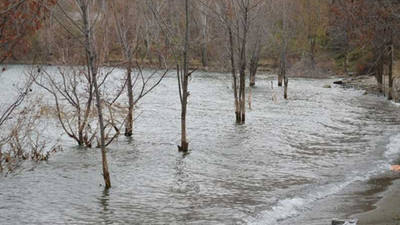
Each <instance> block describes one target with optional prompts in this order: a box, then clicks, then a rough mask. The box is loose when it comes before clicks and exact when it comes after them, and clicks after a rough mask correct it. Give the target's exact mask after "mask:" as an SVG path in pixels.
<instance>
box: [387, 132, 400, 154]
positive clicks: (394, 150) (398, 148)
mask: <svg viewBox="0 0 400 225" xmlns="http://www.w3.org/2000/svg"><path fill="white" fill-rule="evenodd" d="M399 153H400V134H398V135H394V136H391V137H390V140H389V143H388V144H387V145H386V151H385V157H386V158H388V159H394V158H396V156H398V155H399Z"/></svg>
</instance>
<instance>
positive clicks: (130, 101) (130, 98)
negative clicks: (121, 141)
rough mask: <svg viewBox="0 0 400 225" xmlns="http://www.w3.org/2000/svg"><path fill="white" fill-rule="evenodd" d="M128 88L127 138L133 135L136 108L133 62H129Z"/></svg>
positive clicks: (127, 70)
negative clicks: (134, 110)
mask: <svg viewBox="0 0 400 225" xmlns="http://www.w3.org/2000/svg"><path fill="white" fill-rule="evenodd" d="M126 76H127V82H126V85H127V88H128V92H127V93H128V114H127V116H126V125H125V136H128V137H130V136H132V134H133V109H134V107H135V105H134V102H133V83H132V62H131V60H130V61H129V64H128V65H127V69H126Z"/></svg>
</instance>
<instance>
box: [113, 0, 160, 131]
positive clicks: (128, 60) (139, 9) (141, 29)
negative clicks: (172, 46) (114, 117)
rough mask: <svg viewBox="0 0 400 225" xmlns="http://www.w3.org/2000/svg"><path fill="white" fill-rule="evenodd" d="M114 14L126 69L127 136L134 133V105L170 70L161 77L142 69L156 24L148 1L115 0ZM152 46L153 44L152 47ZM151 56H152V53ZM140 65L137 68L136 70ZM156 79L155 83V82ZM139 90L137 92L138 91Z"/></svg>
mask: <svg viewBox="0 0 400 225" xmlns="http://www.w3.org/2000/svg"><path fill="white" fill-rule="evenodd" d="M111 6H112V10H113V15H114V23H115V29H116V33H117V36H118V41H119V47H120V48H121V52H122V57H123V59H124V67H125V69H126V88H127V96H128V113H127V115H126V121H125V136H132V134H133V120H134V116H133V115H134V107H135V106H136V105H137V104H138V102H139V101H140V99H142V98H143V97H144V96H146V95H147V94H148V93H150V92H151V91H152V90H153V89H154V88H155V87H156V86H157V85H158V84H160V82H161V80H162V79H163V78H164V76H165V75H166V73H167V69H165V71H164V72H163V73H162V74H161V75H160V76H159V77H156V75H158V72H157V71H155V72H153V73H152V74H151V75H150V76H147V77H145V75H144V74H143V71H142V69H141V68H142V67H143V65H142V64H143V58H145V57H146V56H147V55H148V54H147V53H146V52H147V51H146V50H145V51H143V50H144V49H143V46H146V45H148V43H149V42H150V41H149V39H150V38H149V37H150V36H151V35H152V33H154V31H155V29H157V28H158V27H156V26H155V25H153V24H155V18H152V19H148V17H152V16H153V15H152V14H151V13H150V12H147V11H148V9H147V7H145V5H144V3H143V2H141V1H136V0H133V1H131V0H124V1H118V2H114V1H111ZM160 40H161V39H160V37H157V40H155V44H157V45H158V46H160V45H161V41H160ZM149 47H150V46H149ZM158 54H159V56H158V58H159V60H160V65H159V66H160V67H161V62H163V61H164V63H163V64H164V65H166V63H165V57H164V56H163V52H161V51H159V52H158ZM150 57H151V56H150ZM135 68H136V70H135ZM153 80H154V82H152V81H153ZM135 89H136V92H135Z"/></svg>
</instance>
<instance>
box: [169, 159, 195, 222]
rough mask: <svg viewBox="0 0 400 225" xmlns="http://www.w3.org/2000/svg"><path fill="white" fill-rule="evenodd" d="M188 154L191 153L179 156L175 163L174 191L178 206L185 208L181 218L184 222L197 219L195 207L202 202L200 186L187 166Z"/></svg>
mask: <svg viewBox="0 0 400 225" xmlns="http://www.w3.org/2000/svg"><path fill="white" fill-rule="evenodd" d="M188 155H189V153H183V154H182V155H181V156H179V157H177V158H176V161H175V165H174V170H175V174H174V177H175V185H174V187H173V189H172V192H174V193H176V199H177V200H178V201H177V202H178V204H179V206H178V207H179V208H181V209H182V208H184V212H182V214H181V215H180V218H179V221H180V222H182V223H186V222H190V221H195V220H196V219H195V218H194V217H196V216H197V215H198V214H197V213H196V210H195V209H196V208H199V204H201V199H200V198H199V196H198V194H199V193H200V186H199V185H198V184H197V182H196V180H194V179H193V177H192V176H191V172H190V171H188V168H187V165H188V164H187V163H186V162H185V157H186V156H188Z"/></svg>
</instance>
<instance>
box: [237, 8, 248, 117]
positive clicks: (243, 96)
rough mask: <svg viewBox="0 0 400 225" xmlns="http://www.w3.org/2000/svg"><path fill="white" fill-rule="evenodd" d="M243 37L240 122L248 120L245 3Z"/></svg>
mask: <svg viewBox="0 0 400 225" xmlns="http://www.w3.org/2000/svg"><path fill="white" fill-rule="evenodd" d="M242 7H243V9H242V11H243V37H242V38H241V47H240V48H239V53H240V57H239V100H240V114H241V118H240V119H241V120H240V123H245V121H246V67H247V58H246V51H247V48H246V45H247V30H248V28H249V24H248V10H249V9H248V6H247V5H243V6H242Z"/></svg>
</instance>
